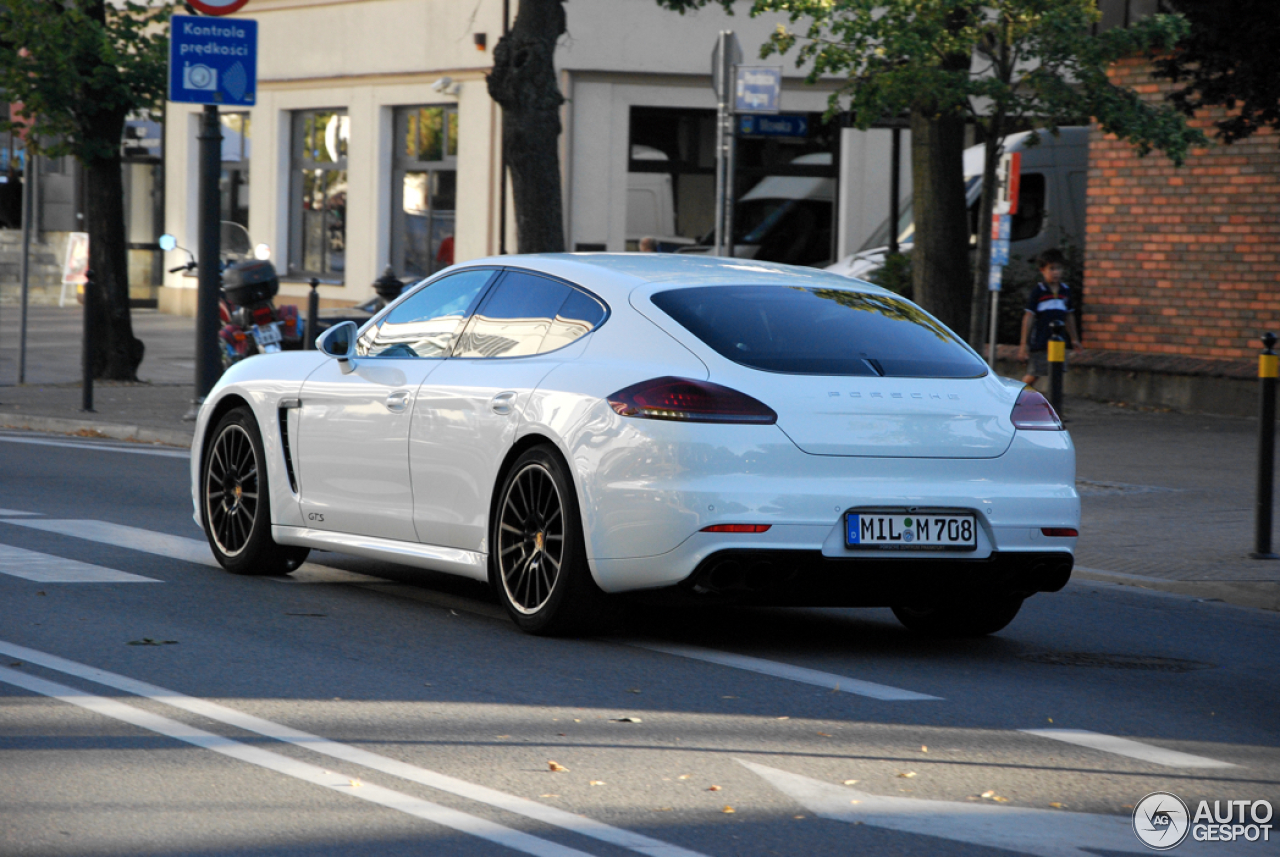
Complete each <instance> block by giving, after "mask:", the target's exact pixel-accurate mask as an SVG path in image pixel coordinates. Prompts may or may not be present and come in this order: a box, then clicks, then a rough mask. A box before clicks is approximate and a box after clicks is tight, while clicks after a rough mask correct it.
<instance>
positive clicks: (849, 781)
mask: <svg viewBox="0 0 1280 857" xmlns="http://www.w3.org/2000/svg"><path fill="white" fill-rule="evenodd" d="M856 782H857V780H845V781H844V784H845V785H846V786H851V785H853V784H854V783H856Z"/></svg>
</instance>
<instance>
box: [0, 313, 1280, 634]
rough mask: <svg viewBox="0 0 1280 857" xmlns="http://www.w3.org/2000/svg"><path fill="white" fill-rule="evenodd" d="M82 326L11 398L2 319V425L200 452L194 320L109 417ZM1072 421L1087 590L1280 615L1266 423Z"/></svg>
mask: <svg viewBox="0 0 1280 857" xmlns="http://www.w3.org/2000/svg"><path fill="white" fill-rule="evenodd" d="M79 319H80V314H79V309H78V308H76V309H72V308H70V307H68V308H66V309H63V310H59V309H58V308H57V307H32V314H31V328H30V331H29V333H28V337H29V342H30V343H31V350H30V352H29V354H28V364H27V365H28V368H27V376H28V381H29V383H28V384H27V385H26V386H23V387H16V386H5V385H12V384H13V383H14V380H15V378H16V375H17V348H16V344H17V335H16V329H17V312H16V310H15V309H13V308H10V307H3V308H0V426H3V427H10V428H28V429H33V430H36V431H56V432H66V433H83V434H90V435H92V434H93V433H98V434H100V435H103V436H106V437H113V438H122V439H132V440H138V441H142V442H160V443H166V444H172V445H179V446H189V445H190V443H191V435H192V424H191V423H187V422H183V421H182V416H183V414H185V413H186V412H187V410H188V409H189V407H190V403H191V399H192V394H193V392H194V388H193V386H192V384H193V381H192V375H193V374H194V371H195V368H194V367H195V362H194V357H193V347H194V345H193V335H192V320H191V319H189V318H179V317H176V316H168V315H162V314H160V313H157V312H155V311H154V310H135V311H134V329H135V331H136V333H137V335H138V337H139V338H141V339H142V340H143V341H144V342H145V343H146V345H147V356H146V358H145V359H144V360H143V363H142V366H141V367H140V368H139V370H138V375H139V377H140V378H143V379H146V383H139V384H114V383H107V382H98V383H97V384H95V391H94V406H95V410H96V411H97V413H95V414H84V413H81V412H80V411H79V407H80V385H79V377H80V369H79V366H80V364H79V360H80V337H79V327H78V325H79ZM37 331H38V335H36V334H37ZM1066 416H1067V419H1068V426H1067V427H1068V428H1069V429H1070V430H1071V436H1072V439H1073V440H1074V442H1075V445H1076V454H1077V488H1078V490H1079V491H1080V495H1081V505H1082V507H1083V522H1082V527H1081V533H1082V536H1081V538H1080V543H1079V547H1078V549H1077V554H1076V563H1077V565H1076V572H1075V575H1074V576H1075V577H1076V578H1077V579H1084V580H1098V581H1104V582H1109V583H1117V584H1123V585H1131V586H1142V587H1146V588H1151V589H1160V590H1164V591H1167V592H1174V593H1181V594H1184V595H1192V596H1195V597H1199V598H1205V599H1221V600H1223V601H1228V602H1231V603H1235V604H1243V605H1246V606H1252V607H1264V608H1267V609H1271V610H1280V561H1272V562H1268V561H1260V560H1251V559H1249V558H1248V556H1247V555H1248V552H1249V551H1250V550H1251V549H1252V546H1253V504H1254V489H1255V485H1254V483H1255V480H1256V478H1257V477H1256V470H1255V467H1256V455H1257V451H1256V447H1257V422H1256V420H1254V419H1251V418H1248V417H1225V416H1224V417H1217V416H1204V415H1195V414H1182V413H1174V412H1169V411H1159V410H1151V409H1146V410H1139V409H1135V408H1132V407H1118V406H1115V405H1108V404H1102V403H1099V402H1091V401H1088V400H1084V399H1072V398H1068V400H1067V406H1066ZM1277 522H1280V515H1277ZM1273 541H1274V543H1275V545H1276V546H1277V547H1278V548H1280V531H1277V533H1276V534H1273Z"/></svg>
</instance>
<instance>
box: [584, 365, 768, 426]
mask: <svg viewBox="0 0 1280 857" xmlns="http://www.w3.org/2000/svg"><path fill="white" fill-rule="evenodd" d="M606 399H607V400H608V402H609V407H611V408H613V411H614V413H616V414H618V415H619V416H622V417H639V418H641V419H650V420H675V421H680V422H693V423H748V424H755V425H773V424H774V423H776V422H777V421H778V415H777V414H776V413H774V411H773V409H772V408H770V407H769V406H768V405H766V404H764V403H763V402H760V401H758V400H756V399H753V398H752V397H751V396H748V395H747V394H746V393H741V392H738V391H737V390H734V389H731V388H729V387H724V386H721V385H720V384H713V383H711V382H710V381H696V380H694V379H692V378H674V377H670V376H668V377H664V378H651V379H650V380H648V381H641V382H640V383H639V384H632V385H631V386H630V387H624V388H623V389H621V390H619V391H618V392H616V393H614V394H613V395H611V396H607V397H606Z"/></svg>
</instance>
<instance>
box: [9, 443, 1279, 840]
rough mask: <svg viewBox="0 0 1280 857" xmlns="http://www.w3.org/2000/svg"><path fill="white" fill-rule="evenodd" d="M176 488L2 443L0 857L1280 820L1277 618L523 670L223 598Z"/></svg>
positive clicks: (172, 453) (230, 582) (1068, 625)
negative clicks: (1226, 816)
mask: <svg viewBox="0 0 1280 857" xmlns="http://www.w3.org/2000/svg"><path fill="white" fill-rule="evenodd" d="M187 473H188V461H187V458H186V455H185V452H180V451H177V450H155V449H150V448H147V447H142V446H139V445H137V444H115V443H104V442H100V441H79V440H74V439H70V440H68V439H65V438H60V437H53V436H41V435H17V434H12V433H10V434H0V854H2V855H5V857H11V855H54V854H56V855H107V854H110V855H117V854H119V855H124V854H129V855H153V854H182V855H215V854H219V855H221V854H237V855H288V857H300V855H333V854H347V853H361V854H370V855H401V854H403V855H410V854H412V855H428V854H429V855H437V854H440V855H447V854H460V855H490V854H493V855H503V854H519V853H524V854H537V855H579V854H591V855H599V857H607V855H619V857H620V856H621V855H634V854H644V855H652V857H690V855H725V857H729V855H772V854H780V855H827V854H832V855H843V854H860V853H866V854H912V855H979V854H993V853H994V854H1005V853H1009V854H1038V855H1072V854H1120V853H1146V850H1147V849H1146V848H1145V846H1143V845H1142V844H1141V843H1140V842H1139V840H1138V839H1137V837H1136V836H1135V834H1134V832H1133V829H1132V824H1133V820H1132V815H1133V813H1132V811H1131V810H1132V808H1133V807H1134V806H1135V805H1138V804H1139V802H1140V801H1141V800H1142V798H1143V797H1144V796H1145V795H1147V794H1149V793H1151V792H1156V791H1167V792H1171V793H1173V794H1175V795H1177V796H1179V797H1180V798H1181V799H1182V800H1183V801H1185V802H1186V804H1187V805H1188V807H1189V809H1190V812H1191V813H1195V812H1196V810H1197V807H1198V803H1199V801H1201V800H1207V801H1208V802H1209V806H1210V807H1212V806H1213V805H1214V804H1213V802H1214V801H1220V802H1223V803H1225V802H1226V801H1229V800H1236V801H1256V800H1262V799H1266V800H1269V801H1270V802H1271V804H1272V805H1273V806H1275V805H1280V715H1278V714H1277V711H1278V710H1280V645H1278V643H1280V616H1277V615H1276V614H1274V613H1267V612H1262V611H1256V610H1250V609H1245V608H1238V607H1233V606H1229V605H1225V604H1222V603H1214V602H1205V601H1197V600H1195V599H1191V598H1186V597H1182V596H1174V595H1166V594H1161V593H1153V592H1148V591H1143V590H1135V589H1132V588H1120V587H1113V586H1108V585H1105V584H1090V583H1072V584H1071V585H1069V586H1068V587H1067V589H1066V590H1064V591H1063V592H1061V593H1057V594H1053V595H1040V596H1036V597H1035V598H1033V599H1031V600H1030V601H1028V602H1027V604H1026V606H1025V607H1024V609H1023V611H1022V613H1021V614H1020V615H1019V617H1018V618H1017V619H1016V620H1015V621H1014V623H1013V624H1012V625H1011V626H1010V627H1009V628H1007V629H1006V630H1005V631H1003V632H1001V633H1000V634H998V635H995V636H993V637H989V638H986V639H981V640H975V641H962V642H956V641H930V640H925V639H920V638H918V637H914V636H912V635H911V634H910V633H908V632H907V631H905V630H904V629H902V628H901V627H900V626H898V624H897V623H896V621H895V620H894V618H893V616H892V614H891V613H890V612H889V611H888V610H767V609H752V610H674V609H670V608H664V609H661V610H659V609H656V608H648V609H645V608H638V609H635V610H633V611H632V612H631V615H630V619H629V620H628V624H627V627H625V628H619V629H618V631H617V632H616V633H615V634H613V635H609V636H606V637H601V638H597V639H586V640H547V639H536V638H531V637H528V636H524V635H522V634H520V633H518V632H517V631H516V630H515V629H514V627H513V626H512V625H511V624H510V623H509V622H508V621H507V620H506V619H505V618H504V617H503V615H502V614H501V611H500V610H499V608H498V605H497V604H496V602H495V601H494V600H492V599H491V598H490V597H489V596H488V594H487V593H486V592H485V591H484V589H483V588H482V587H479V586H477V585H474V584H471V583H469V582H465V581H457V580H454V579H450V578H447V577H443V576H434V575H428V574H423V573H420V572H413V571H410V570H406V569H398V568H396V567H393V566H389V565H384V564H380V563H373V562H369V561H364V560H357V559H353V558H349V557H342V556H339V555H337V554H329V553H313V554H312V557H311V561H310V562H309V564H308V565H307V566H305V567H304V568H303V569H302V570H300V571H299V572H297V573H295V574H294V575H293V576H292V577H291V578H281V579H258V578H238V577H234V576H232V575H228V574H226V573H225V572H223V571H221V570H220V569H218V568H216V567H215V566H214V565H213V561H212V558H211V557H210V555H209V553H208V549H207V546H205V545H204V544H203V539H202V536H201V533H200V532H199V530H198V529H197V528H196V526H195V525H194V524H193V523H192V520H191V509H190V501H189V499H188V498H189V492H188V488H187V483H188V475H187ZM1085 502H1086V507H1087V506H1088V503H1089V502H1090V499H1089V498H1088V497H1086V498H1085ZM1086 512H1088V509H1087V508H1086ZM1122 559H1123V557H1117V560H1122ZM122 573H123V574H122ZM1081 654H1084V655H1091V656H1109V657H1093V658H1082V657H1078V655H1081ZM1161 659H1168V660H1161ZM1137 667H1144V668H1137ZM1152 667H1160V669H1154V668H1152ZM1028 730H1036V731H1034V732H1032V731H1028ZM553 769H554V770H553ZM1144 806H1145V804H1144ZM1254 809H1258V807H1254ZM1221 811H1223V812H1225V811H1226V810H1225V809H1224V810H1221ZM1246 812H1248V810H1246ZM1183 821H1184V823H1185V819H1184V820H1183ZM1247 823H1248V822H1246V824H1247ZM1270 823H1272V824H1273V825H1275V826H1276V827H1277V830H1276V831H1272V833H1273V836H1272V839H1271V841H1270V842H1269V843H1263V842H1257V843H1248V842H1236V843H1222V842H1194V841H1192V840H1191V839H1190V838H1189V839H1188V840H1187V841H1186V842H1184V843H1183V844H1182V845H1181V846H1179V847H1178V848H1177V849H1176V851H1174V852H1173V853H1176V854H1184V853H1185V854H1209V855H1216V854H1224V855H1225V854H1244V853H1247V854H1274V853H1278V852H1280V843H1278V841H1277V840H1278V839H1280V819H1275V820H1272V821H1271V822H1270Z"/></svg>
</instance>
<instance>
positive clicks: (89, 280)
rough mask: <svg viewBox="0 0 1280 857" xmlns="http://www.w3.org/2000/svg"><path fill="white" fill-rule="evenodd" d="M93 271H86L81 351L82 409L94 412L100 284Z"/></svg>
mask: <svg viewBox="0 0 1280 857" xmlns="http://www.w3.org/2000/svg"><path fill="white" fill-rule="evenodd" d="M94 280H95V278H94V276H93V271H85V272H84V346H83V350H82V351H81V352H80V410H82V411H84V412H86V413H93V317H94V314H95V313H96V311H97V306H98V284H97V283H96V282H94Z"/></svg>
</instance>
